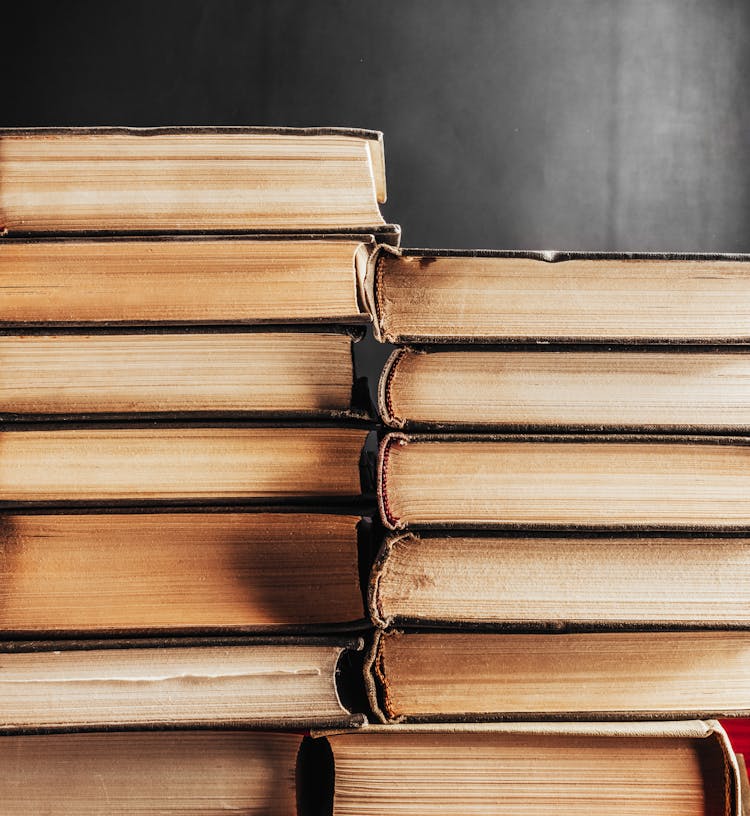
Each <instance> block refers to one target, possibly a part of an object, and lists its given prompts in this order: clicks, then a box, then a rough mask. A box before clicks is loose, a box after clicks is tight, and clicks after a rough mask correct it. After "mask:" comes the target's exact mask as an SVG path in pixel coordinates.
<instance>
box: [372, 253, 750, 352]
mask: <svg viewBox="0 0 750 816" xmlns="http://www.w3.org/2000/svg"><path fill="white" fill-rule="evenodd" d="M749 260H750V258H749V257H748V256H747V255H697V254H694V255H693V254H688V255H680V254H676V253H584V252H525V251H517V252H513V251H494V250H449V249H441V250H433V249H406V250H398V249H392V248H391V249H389V248H388V247H383V248H381V250H380V252H379V253H378V254H377V255H376V256H374V257H373V258H372V260H371V263H370V271H369V273H368V285H367V291H368V293H369V300H370V310H371V311H372V313H373V315H374V319H375V327H376V335H377V336H378V337H379V339H381V340H384V341H386V342H389V343H442V342H447V343H506V342H536V341H555V342H580V343H592V342H595V343H601V342H612V343H747V342H748V341H750V305H748V304H750V266H748V261H749Z"/></svg>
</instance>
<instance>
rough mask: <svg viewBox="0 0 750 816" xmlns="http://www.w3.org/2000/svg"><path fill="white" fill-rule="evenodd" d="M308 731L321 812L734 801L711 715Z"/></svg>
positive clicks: (645, 808) (691, 812)
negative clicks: (316, 755) (328, 780)
mask: <svg viewBox="0 0 750 816" xmlns="http://www.w3.org/2000/svg"><path fill="white" fill-rule="evenodd" d="M318 741H320V742H323V743H324V744H323V745H322V746H321V748H320V749H319V751H320V753H324V752H326V751H327V752H330V756H331V759H330V763H331V764H332V766H333V777H334V779H333V793H332V796H331V797H330V799H329V800H328V801H329V804H328V809H327V812H328V813H332V816H355V814H362V813H378V814H383V816H412V814H414V813H420V814H425V815H426V816H438V814H439V815H440V816H453V814H455V816H459V814H460V816H481V814H486V813H490V812H491V813H493V814H498V816H531V815H532V814H538V813H540V812H542V811H544V812H551V811H553V812H554V813H555V814H562V816H580V814H582V813H590V812H596V813H606V814H612V816H653V814H654V813H659V814H661V815H662V816H739V814H740V808H741V805H740V794H739V785H740V781H739V773H738V766H737V761H736V758H735V756H734V752H733V751H732V748H731V746H730V745H729V742H728V740H727V738H726V734H725V733H724V731H723V730H722V728H721V726H720V725H719V724H718V723H716V722H694V721H686V722H672V723H622V722H619V723H534V722H529V723H506V724H503V725H497V724H474V725H471V726H467V725H457V724H451V725H440V726H427V725H422V726H403V725H400V726H379V727H378V726H369V727H367V728H365V729H361V730H359V731H356V732H353V733H337V734H328V735H325V736H323V737H322V738H321V739H320V740H316V742H318ZM303 750H304V748H303ZM324 812H326V811H324Z"/></svg>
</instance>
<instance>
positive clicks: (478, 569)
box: [368, 532, 750, 630]
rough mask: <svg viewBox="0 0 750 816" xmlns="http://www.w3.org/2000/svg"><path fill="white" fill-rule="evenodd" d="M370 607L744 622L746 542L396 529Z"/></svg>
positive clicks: (457, 620)
mask: <svg viewBox="0 0 750 816" xmlns="http://www.w3.org/2000/svg"><path fill="white" fill-rule="evenodd" d="M368 606H369V610H370V617H371V619H372V620H373V621H374V622H375V624H376V625H377V626H380V627H382V628H386V627H390V626H395V625H398V626H450V627H454V628H461V627H466V628H483V629H489V630H491V629H504V628H512V627H532V626H533V627H537V628H543V629H544V628H551V629H563V628H566V627H610V628H611V627H617V628H624V627H636V626H646V625H648V626H656V625H658V626H670V627H733V626H738V627H748V626H750V539H748V538H747V536H736V535H735V536H727V535H724V536H721V535H711V536H706V535H704V536H698V535H676V536H675V535H671V536H668V535H664V534H657V535H646V534H643V533H642V534H641V535H638V536H633V535H630V536H626V535H621V534H620V535H617V534H615V535H597V536H594V535H591V534H589V535H582V534H580V533H574V534H568V535H563V534H560V533H557V534H546V535H542V534H539V533H528V534H526V535H519V534H515V535H507V534H505V535H497V534H488V533H485V534H482V535H477V534H476V533H475V534H473V535H467V534H460V533H455V532H452V533H450V534H445V533H437V532H432V533H415V532H406V533H400V534H394V535H391V536H389V537H388V538H386V540H385V542H384V543H383V546H382V548H381V550H380V553H379V554H378V557H377V559H376V561H375V564H374V566H373V569H372V574H371V576H370V582H369V590H368Z"/></svg>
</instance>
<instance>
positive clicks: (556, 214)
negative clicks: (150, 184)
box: [0, 0, 750, 374]
mask: <svg viewBox="0 0 750 816" xmlns="http://www.w3.org/2000/svg"><path fill="white" fill-rule="evenodd" d="M749 35H750V3H747V2H741V0H713V1H712V2H709V1H708V0H507V2H502V0H495V1H494V2H493V0H453V1H452V2H451V0H361V1H358V0H346V1H345V0H341V1H340V2H314V0H276V1H275V2H272V1H271V0H255V1H253V0H131V1H130V2H105V0H98V1H97V2H55V3H52V2H50V3H40V2H33V0H24V2H23V3H16V4H12V5H9V7H8V8H7V9H3V20H2V33H1V34H0V65H1V69H2V78H3V92H2V104H1V106H0V111H1V112H2V121H0V124H1V125H3V126H34V125H37V126H38V125H74V124H75V125H140V126H148V125H170V124H197V125H200V124H215V125H249V124H252V125H344V126H354V127H369V128H376V129H379V130H383V131H384V132H385V146H386V165H387V173H388V187H389V200H388V203H387V205H386V206H385V208H384V210H385V215H386V217H387V218H388V219H389V220H391V221H394V222H397V223H400V224H401V225H402V227H403V243H404V245H406V246H447V247H496V248H531V249H581V250H587V249H591V250H595V249H596V250H683V251H743V250H747V249H749V248H750V247H749V246H748V240H747V229H746V227H747V224H748V219H749V216H750V185H749V174H748V169H747V165H748V158H750V116H749V115H748V106H747V96H748V79H750V44H749V43H750V39H749ZM380 356H382V355H379V354H378V353H377V352H376V351H374V350H373V348H372V347H371V346H370V344H366V345H365V346H363V348H362V349H361V352H360V362H361V364H362V365H363V367H364V369H366V370H369V372H370V373H371V374H372V373H374V372H375V370H376V367H377V361H378V358H379V357H380Z"/></svg>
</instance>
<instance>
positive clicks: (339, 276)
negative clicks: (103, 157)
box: [0, 234, 375, 327]
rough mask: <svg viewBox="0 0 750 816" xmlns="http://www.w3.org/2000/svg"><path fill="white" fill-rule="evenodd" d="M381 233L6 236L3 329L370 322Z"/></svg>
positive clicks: (1, 259) (0, 282)
mask: <svg viewBox="0 0 750 816" xmlns="http://www.w3.org/2000/svg"><path fill="white" fill-rule="evenodd" d="M374 246H375V239H374V236H373V235H351V236H341V235H339V236H335V235H330V236H326V235H304V234H303V235H294V234H290V235H275V236H274V235H243V236H237V235H234V236H232V235H230V236H227V235H217V236H211V237H208V236H199V235H160V236H125V235H121V236H119V237H117V238H37V237H34V238H28V239H17V238H10V237H8V238H5V239H3V240H2V241H0V325H2V326H4V327H25V326H62V327H65V326H71V325H74V326H75V325H79V326H127V325H132V326H144V325H145V326H153V325H181V326H184V325H191V326H192V325H207V326H213V325H235V326H236V325H247V324H250V325H253V324H261V325H262V324H288V323H293V324H300V323H302V324H307V323H326V324H332V323H333V324H336V323H338V324H347V325H348V324H361V323H368V322H369V321H370V317H369V314H368V313H367V311H366V308H365V305H364V294H363V289H362V286H363V281H364V277H365V274H366V268H367V262H368V258H369V256H370V254H371V252H372V250H373V248H374Z"/></svg>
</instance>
